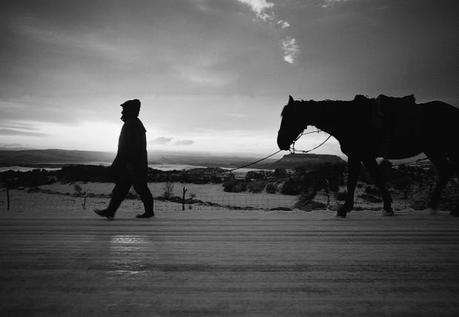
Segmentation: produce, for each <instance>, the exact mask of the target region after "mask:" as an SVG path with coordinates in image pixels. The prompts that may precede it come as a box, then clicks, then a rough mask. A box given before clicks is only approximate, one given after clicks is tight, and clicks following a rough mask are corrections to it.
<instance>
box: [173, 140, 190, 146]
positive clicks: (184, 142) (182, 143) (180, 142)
mask: <svg viewBox="0 0 459 317" xmlns="http://www.w3.org/2000/svg"><path fill="white" fill-rule="evenodd" d="M192 144H194V141H193V140H177V141H175V145H192Z"/></svg>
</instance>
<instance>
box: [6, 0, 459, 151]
mask: <svg viewBox="0 0 459 317" xmlns="http://www.w3.org/2000/svg"><path fill="white" fill-rule="evenodd" d="M456 3H457V1H453V0H451V1H449V0H282V1H280V0H279V1H274V0H164V1H162V0H144V1H137V0H132V1H121V0H118V1H115V0H113V1H112V0H90V1H89V0H88V1H85V0H78V1H73V0H72V1H71V0H66V1H59V0H53V1H49V0H48V1H44V0H29V1H23V0H15V1H5V2H3V3H2V10H1V11H0V26H1V30H2V32H1V35H0V81H1V83H0V148H21V147H27V148H63V149H80V150H104V151H105V150H112V151H114V150H115V149H116V144H117V137H118V134H119V130H120V127H121V124H122V123H121V121H120V120H119V117H120V113H119V112H120V107H119V105H120V104H121V103H122V102H124V101H125V100H127V99H132V98H139V99H140V100H141V101H142V109H141V119H142V121H143V122H144V124H145V126H146V129H147V137H148V141H149V150H150V151H153V150H155V149H162V150H179V151H212V152H227V153H229V152H234V153H241V152H244V153H247V152H251V153H261V154H265V153H270V152H273V151H275V150H276V143H275V141H276V140H275V138H276V134H277V130H278V128H279V123H280V117H279V114H280V111H281V109H282V106H283V105H284V104H285V103H286V102H287V99H288V95H289V94H291V95H293V96H294V97H296V98H299V99H351V98H353V96H354V95H355V94H357V93H360V94H367V95H369V96H376V95H378V94H380V93H384V94H388V95H397V96H399V95H407V94H411V93H414V94H415V95H416V97H417V100H418V101H420V102H422V101H428V100H433V99H440V100H443V101H447V102H449V103H452V104H454V105H456V106H457V105H459V102H458V100H459V93H458V89H457V88H458V83H459V74H458V73H459V71H458V70H459V63H458V59H457V56H458V51H459V50H458V48H459V45H458V38H457V30H458V27H459V25H458V19H457V13H458V12H459V11H458V4H456ZM324 137H325V136H322V135H312V136H310V137H308V138H305V139H304V140H303V141H302V146H303V147H308V146H310V145H314V144H317V143H318V142H320V141H321V140H323V139H324ZM322 151H325V152H329V153H336V152H337V151H338V150H337V146H336V144H335V143H333V142H331V143H329V144H328V145H327V146H326V147H324V148H323V150H322Z"/></svg>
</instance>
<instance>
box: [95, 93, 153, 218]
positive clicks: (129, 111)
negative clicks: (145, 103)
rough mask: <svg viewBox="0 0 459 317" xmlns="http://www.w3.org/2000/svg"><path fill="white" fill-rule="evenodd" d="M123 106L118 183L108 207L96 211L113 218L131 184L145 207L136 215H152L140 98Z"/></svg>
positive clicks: (116, 170)
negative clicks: (141, 212) (143, 210)
mask: <svg viewBox="0 0 459 317" xmlns="http://www.w3.org/2000/svg"><path fill="white" fill-rule="evenodd" d="M121 107H122V108H123V110H122V111H121V114H122V116H121V120H123V121H124V125H123V128H122V129H121V133H120V138H119V141H118V153H117V154H116V157H115V160H114V161H113V164H112V166H111V169H112V172H113V174H114V176H115V178H116V185H115V187H114V188H113V191H112V197H111V200H110V204H109V205H108V207H107V208H106V209H102V210H97V209H96V210H94V212H95V213H96V214H98V215H99V216H101V217H107V218H108V219H113V218H114V216H115V212H116V210H117V209H118V207H119V206H120V204H121V202H122V201H123V200H124V198H125V197H126V195H127V193H128V192H129V189H130V188H131V185H132V186H134V189H135V191H136V192H137V194H139V195H140V198H141V199H142V202H143V205H144V207H145V212H144V213H143V214H140V215H137V216H136V217H137V218H150V217H153V216H154V212H153V196H152V195H151V192H150V190H149V189H148V186H147V172H148V159H147V142H146V137H145V132H146V130H145V127H144V126H143V124H142V122H141V121H140V120H139V118H138V116H139V111H140V101H139V100H138V99H133V100H128V101H126V102H125V103H123V104H122V105H121Z"/></svg>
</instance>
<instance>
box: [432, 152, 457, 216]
mask: <svg viewBox="0 0 459 317" xmlns="http://www.w3.org/2000/svg"><path fill="white" fill-rule="evenodd" d="M426 155H427V157H428V158H429V159H430V161H431V162H432V164H433V165H434V166H435V168H436V169H437V173H438V179H437V183H436V185H435V187H434V190H433V191H432V193H431V195H430V201H429V205H428V207H429V208H430V209H431V213H436V210H437V209H438V204H439V202H440V196H441V192H442V191H443V189H444V188H445V186H446V184H447V183H448V180H449V179H450V177H451V172H452V171H451V166H450V164H449V162H448V160H447V158H446V154H445V153H442V152H426Z"/></svg>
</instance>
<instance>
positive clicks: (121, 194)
mask: <svg viewBox="0 0 459 317" xmlns="http://www.w3.org/2000/svg"><path fill="white" fill-rule="evenodd" d="M129 188H131V182H130V181H129V180H128V179H125V178H123V179H119V180H118V181H117V182H116V184H115V187H114V188H113V190H112V197H111V199H110V204H109V205H108V207H107V208H106V209H102V210H97V209H96V210H94V212H95V213H96V214H98V215H99V216H101V217H107V218H108V219H112V218H113V217H114V216H115V213H116V210H117V209H118V207H119V206H120V205H121V202H122V201H123V200H124V198H125V197H126V195H127V193H128V192H129Z"/></svg>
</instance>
